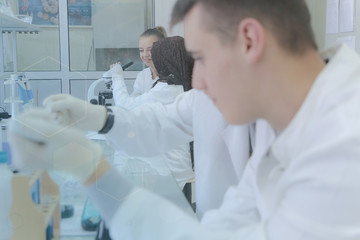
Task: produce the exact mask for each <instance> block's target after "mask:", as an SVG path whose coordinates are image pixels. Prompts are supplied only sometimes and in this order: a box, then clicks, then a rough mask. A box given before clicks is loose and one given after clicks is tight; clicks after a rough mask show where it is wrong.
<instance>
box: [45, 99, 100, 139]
mask: <svg viewBox="0 0 360 240" xmlns="http://www.w3.org/2000/svg"><path fill="white" fill-rule="evenodd" d="M43 105H44V107H45V108H46V109H47V110H48V111H50V112H51V113H52V118H53V120H54V121H55V122H56V123H58V124H61V125H63V126H75V127H77V128H79V129H83V130H86V131H95V132H98V131H99V130H101V129H102V128H103V127H104V124H105V121H106V108H105V107H104V106H101V105H93V104H91V103H88V102H86V101H83V100H81V99H78V98H75V97H73V96H71V95H68V94H57V95H52V96H50V97H47V98H46V99H45V100H44V102H43Z"/></svg>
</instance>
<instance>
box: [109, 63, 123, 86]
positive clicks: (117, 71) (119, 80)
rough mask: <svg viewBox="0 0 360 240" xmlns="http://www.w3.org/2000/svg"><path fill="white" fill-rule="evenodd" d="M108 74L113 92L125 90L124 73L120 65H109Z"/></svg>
mask: <svg viewBox="0 0 360 240" xmlns="http://www.w3.org/2000/svg"><path fill="white" fill-rule="evenodd" d="M110 72H111V77H112V88H113V89H114V90H117V89H122V88H125V89H126V85H125V82H124V76H123V73H124V71H123V69H122V67H121V65H120V64H119V63H116V64H113V65H111V69H110Z"/></svg>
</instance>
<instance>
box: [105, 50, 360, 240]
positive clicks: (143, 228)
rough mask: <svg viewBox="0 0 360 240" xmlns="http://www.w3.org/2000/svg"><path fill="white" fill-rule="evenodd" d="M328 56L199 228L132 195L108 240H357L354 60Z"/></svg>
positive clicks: (142, 195) (359, 167) (346, 53)
mask: <svg viewBox="0 0 360 240" xmlns="http://www.w3.org/2000/svg"><path fill="white" fill-rule="evenodd" d="M332 51H335V56H334V57H333V59H332V60H330V62H329V63H328V65H327V66H326V68H325V69H324V71H322V72H321V73H320V75H319V76H318V78H317V79H316V81H315V83H314V84H313V86H312V88H311V91H310V92H309V94H308V96H307V97H306V99H305V102H304V103H303V105H302V107H301V108H300V110H299V111H298V113H297V114H296V116H295V117H294V119H293V120H292V121H291V123H290V124H289V125H288V127H287V128H286V129H285V130H284V131H283V132H282V133H281V134H280V135H279V137H278V138H277V139H276V140H275V142H274V144H273V145H272V146H271V148H270V150H269V151H268V152H267V153H266V154H265V155H264V157H263V158H262V160H261V161H260V163H259V164H258V161H257V160H256V159H253V160H254V161H252V160H251V161H250V163H251V164H249V165H248V166H247V168H246V170H245V173H244V176H243V179H242V180H241V181H240V183H239V185H238V186H237V187H233V188H230V189H229V191H228V192H227V194H226V196H225V199H224V203H223V204H222V206H221V207H220V209H218V210H213V211H210V212H208V213H207V214H206V215H205V216H204V218H203V224H200V223H199V222H197V221H196V219H193V218H190V217H188V216H186V214H185V213H183V212H182V211H180V210H178V209H177V208H176V207H175V206H174V205H173V204H171V203H169V202H167V201H164V200H160V198H159V197H157V196H155V195H154V194H152V193H148V192H146V191H139V192H138V193H136V194H135V195H134V197H130V198H129V199H127V200H126V201H125V202H124V203H123V204H122V206H121V207H120V208H119V209H118V211H117V213H116V214H115V216H114V218H113V220H112V221H111V223H110V229H111V234H112V236H113V238H114V239H147V240H149V239H157V240H161V239H166V240H173V239H241V240H250V239H251V240H267V239H268V240H270V239H271V240H288V239H307V240H339V239H342V240H357V239H360V217H359V216H360V204H359V202H360V181H359V176H360V124H359V120H360V108H359V102H360V94H359V93H360V57H359V56H358V55H357V54H356V53H354V52H353V51H352V50H351V49H349V48H348V47H346V46H345V45H342V46H341V47H340V48H339V49H333V50H332ZM330 52H331V51H330ZM255 150H256V149H255ZM260 155H261V153H260ZM255 156H257V155H255ZM124 237H125V238H124ZM126 237H129V238H126Z"/></svg>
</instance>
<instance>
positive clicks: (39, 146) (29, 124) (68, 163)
mask: <svg viewBox="0 0 360 240" xmlns="http://www.w3.org/2000/svg"><path fill="white" fill-rule="evenodd" d="M8 137H9V142H10V146H11V150H12V151H11V152H12V158H13V165H14V167H15V168H16V169H19V170H38V169H39V170H55V171H59V172H62V173H66V174H69V175H71V176H72V177H74V178H76V179H77V180H79V181H80V182H82V183H84V182H85V181H86V180H88V179H89V177H90V176H91V175H92V174H93V173H94V172H95V169H96V166H97V164H98V163H99V162H100V160H101V159H102V150H101V147H100V146H99V145H97V144H96V143H94V142H92V141H90V140H89V139H87V138H86V137H85V135H84V133H83V132H81V131H79V130H77V129H74V128H68V127H63V126H59V125H57V124H55V123H54V122H53V120H52V118H51V114H50V113H49V112H47V111H46V110H44V109H31V110H28V111H25V112H24V113H22V114H20V115H18V117H17V118H16V119H12V120H11V121H10V124H9V133H8Z"/></svg>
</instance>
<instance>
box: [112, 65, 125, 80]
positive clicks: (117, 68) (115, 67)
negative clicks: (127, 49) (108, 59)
mask: <svg viewBox="0 0 360 240" xmlns="http://www.w3.org/2000/svg"><path fill="white" fill-rule="evenodd" d="M110 72H111V74H112V76H114V75H119V76H122V77H123V75H124V71H123V69H122V67H121V65H120V63H115V64H113V65H111V66H110Z"/></svg>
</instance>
